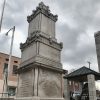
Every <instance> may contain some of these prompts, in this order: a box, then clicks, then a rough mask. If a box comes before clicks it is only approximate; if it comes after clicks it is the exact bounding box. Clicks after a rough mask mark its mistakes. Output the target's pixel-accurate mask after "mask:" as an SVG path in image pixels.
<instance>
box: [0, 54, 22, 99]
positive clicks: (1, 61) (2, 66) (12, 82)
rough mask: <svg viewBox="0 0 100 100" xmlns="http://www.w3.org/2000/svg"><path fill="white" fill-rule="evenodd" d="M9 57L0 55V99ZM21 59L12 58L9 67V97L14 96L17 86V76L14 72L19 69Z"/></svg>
mask: <svg viewBox="0 0 100 100" xmlns="http://www.w3.org/2000/svg"><path fill="white" fill-rule="evenodd" d="M8 62H9V55H8V54H4V53H0V97H2V93H3V87H4V71H5V70H6V69H7V68H8ZM20 62H21V59H20V58H18V57H14V56H12V58H11V66H10V71H9V78H8V91H9V96H14V95H15V91H16V86H17V74H16V73H15V70H16V69H17V68H18V67H19V64H20Z"/></svg>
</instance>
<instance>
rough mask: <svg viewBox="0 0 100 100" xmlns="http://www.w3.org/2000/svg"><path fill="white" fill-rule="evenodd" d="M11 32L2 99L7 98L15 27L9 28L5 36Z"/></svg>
mask: <svg viewBox="0 0 100 100" xmlns="http://www.w3.org/2000/svg"><path fill="white" fill-rule="evenodd" d="M11 30H12V38H11V45H10V53H9V62H8V71H7V72H5V73H4V82H5V84H4V90H3V94H4V97H8V80H9V74H10V65H11V56H12V49H13V41H14V32H15V26H14V27H13V28H11V29H10V30H9V31H8V32H7V33H6V35H8V33H9V32H10V31H11Z"/></svg>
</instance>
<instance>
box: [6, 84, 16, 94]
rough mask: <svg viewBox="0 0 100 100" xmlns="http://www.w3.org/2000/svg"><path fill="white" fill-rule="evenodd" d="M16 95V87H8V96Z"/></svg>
mask: <svg viewBox="0 0 100 100" xmlns="http://www.w3.org/2000/svg"><path fill="white" fill-rule="evenodd" d="M15 94H16V87H14V86H8V95H9V96H15Z"/></svg>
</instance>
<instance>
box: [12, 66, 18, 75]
mask: <svg viewBox="0 0 100 100" xmlns="http://www.w3.org/2000/svg"><path fill="white" fill-rule="evenodd" d="M17 69H18V66H16V65H13V72H12V73H13V74H15V75H16V74H17V73H16V71H17Z"/></svg>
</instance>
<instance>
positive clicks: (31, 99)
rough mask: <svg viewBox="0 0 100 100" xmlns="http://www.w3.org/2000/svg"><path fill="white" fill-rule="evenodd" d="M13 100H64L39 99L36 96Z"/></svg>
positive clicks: (58, 99)
mask: <svg viewBox="0 0 100 100" xmlns="http://www.w3.org/2000/svg"><path fill="white" fill-rule="evenodd" d="M14 100H64V98H40V97H37V96H33V97H22V98H15V99H14Z"/></svg>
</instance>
